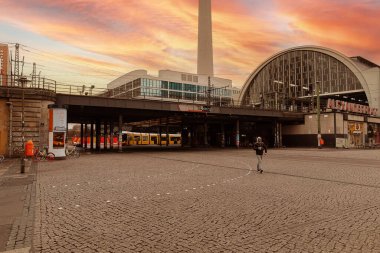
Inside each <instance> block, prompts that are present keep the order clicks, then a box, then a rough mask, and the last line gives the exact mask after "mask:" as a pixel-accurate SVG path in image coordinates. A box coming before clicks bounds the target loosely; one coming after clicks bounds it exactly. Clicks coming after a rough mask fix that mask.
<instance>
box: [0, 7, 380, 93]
mask: <svg viewBox="0 0 380 253" xmlns="http://www.w3.org/2000/svg"><path fill="white" fill-rule="evenodd" d="M378 13H380V4H373V3H372V4H371V3H370V2H367V3H362V2H360V1H353V0H348V1H345V2H344V3H343V1H342V2H341V1H328V0H321V1H311V0H300V1H297V3H295V2H294V1H290V0H272V1H265V2H259V1H252V2H250V1H247V0H237V1H227V0H218V1H213V43H214V65H215V73H216V75H218V76H221V77H225V78H230V79H232V80H233V82H234V84H235V85H236V86H241V85H243V83H244V81H245V80H246V78H247V77H248V75H249V73H251V72H252V71H253V70H254V69H255V67H257V66H258V65H259V64H260V63H262V62H263V61H264V60H265V59H267V58H269V57H270V56H271V55H273V54H275V53H277V52H278V51H281V50H284V49H286V48H288V47H291V46H300V45H304V44H308V45H319V46H324V47H331V48H332V49H335V50H338V51H340V52H342V53H343V54H346V55H347V56H353V55H361V56H363V57H367V58H369V60H372V61H374V62H380V53H379V51H378V46H377V44H378V43H377V41H379V39H380V32H379V28H378V27H380V20H379V19H377V15H378ZM197 15H198V0H160V1H151V0H128V1H123V0H105V1H91V0H82V1H76V0H63V1H48V0H33V1H26V0H22V1H21V3H20V2H19V1H12V0H3V1H2V8H1V9H0V22H1V23H3V26H4V27H7V28H9V29H12V27H17V29H20V30H24V31H28V32H29V33H33V34H34V35H35V36H36V37H38V36H39V37H40V38H47V39H49V40H51V41H52V43H55V42H56V43H57V45H56V47H58V45H59V43H61V44H63V45H67V47H70V48H73V49H77V50H76V51H77V52H76V53H77V55H75V52H69V53H62V52H60V51H59V49H58V51H57V49H54V51H52V50H50V49H49V48H40V49H42V50H47V51H49V52H50V53H51V54H54V55H55V57H53V58H54V59H47V58H46V56H45V57H43V56H41V55H34V56H33V57H35V58H33V59H30V60H29V61H35V62H37V63H38V62H47V61H49V64H46V65H47V66H46V69H47V70H49V71H48V73H53V74H52V76H53V77H54V76H56V77H57V78H58V77H60V76H63V74H62V73H59V72H58V71H56V70H53V67H51V66H54V65H57V66H61V64H63V63H60V62H58V60H56V59H63V60H64V61H65V62H71V63H73V66H70V64H66V65H65V67H64V68H58V69H61V71H67V75H65V81H67V80H70V78H72V79H73V80H74V81H75V78H77V77H78V75H81V79H82V80H87V81H89V82H95V83H97V84H99V85H103V86H105V85H106V84H107V83H108V82H109V81H111V80H113V79H115V78H116V77H118V75H121V74H123V73H126V72H129V71H132V70H135V69H147V70H148V71H149V72H153V74H155V73H156V72H157V71H158V70H160V69H172V70H178V71H186V72H195V71H196V56H197V53H196V52H197V26H198V24H197V22H198V20H197V19H198V17H197ZM1 34H2V33H1V32H0V36H1ZM14 36H15V38H16V39H17V41H14V42H19V43H22V44H25V45H29V44H31V43H33V44H36V43H38V41H31V39H30V38H27V37H25V36H22V34H20V35H19V36H18V37H17V36H16V35H14ZM0 41H9V40H8V39H7V38H1V40H0ZM72 51H75V50H72ZM28 57H32V55H28ZM42 65H43V63H42ZM50 68H51V69H50ZM55 68H57V67H55ZM102 68H103V69H104V70H102V71H101V69H102ZM54 73H55V74H54ZM73 73H77V74H73ZM100 75H103V76H102V79H97V76H100Z"/></svg>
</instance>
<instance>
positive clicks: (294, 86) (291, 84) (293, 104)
mask: <svg viewBox="0 0 380 253" xmlns="http://www.w3.org/2000/svg"><path fill="white" fill-rule="evenodd" d="M289 87H292V88H294V96H293V92H290V93H291V95H292V97H291V100H292V108H291V110H294V107H295V106H296V103H295V99H296V96H297V89H298V85H297V84H294V83H290V84H289ZM289 91H290V89H289ZM289 98H290V94H289Z"/></svg>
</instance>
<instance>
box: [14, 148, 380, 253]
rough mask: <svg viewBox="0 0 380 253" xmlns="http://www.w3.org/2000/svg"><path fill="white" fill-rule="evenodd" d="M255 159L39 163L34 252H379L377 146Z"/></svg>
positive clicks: (186, 156)
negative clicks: (258, 164)
mask: <svg viewBox="0 0 380 253" xmlns="http://www.w3.org/2000/svg"><path fill="white" fill-rule="evenodd" d="M255 163H256V160H255V156H254V154H253V151H252V150H248V149H241V150H233V149H226V150H208V151H207V150H206V151H188V152H181V151H178V152H176V151H171V152H157V153H155V152H139V153H122V154H116V153H109V154H100V155H97V156H94V155H83V156H81V157H80V158H79V159H70V160H63V161H54V162H52V163H40V164H39V168H38V174H37V175H38V177H37V183H36V188H37V192H36V195H35V196H36V204H35V210H36V215H35V217H36V218H35V221H34V237H33V246H34V247H33V248H34V250H35V252H76V250H77V252H96V251H99V252H129V251H133V252H378V251H376V250H379V248H380V236H379V234H380V219H379V217H380V205H379V203H380V168H379V166H378V164H380V152H378V150H348V151H347V150H335V149H331V150H325V149H324V150H311V149H308V150H302V149H278V150H269V155H267V156H265V157H264V164H263V165H264V173H263V174H258V173H256V171H255V170H254V168H255V166H256V164H255ZM186 190H187V191H186ZM166 193H170V194H166ZM27 224H28V222H27V221H26V223H25V222H24V223H23V226H25V228H26V231H28V232H29V230H28V225H27ZM17 236H18V235H17Z"/></svg>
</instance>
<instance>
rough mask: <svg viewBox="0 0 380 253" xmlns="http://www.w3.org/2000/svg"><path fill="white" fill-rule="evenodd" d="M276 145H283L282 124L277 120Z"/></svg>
mask: <svg viewBox="0 0 380 253" xmlns="http://www.w3.org/2000/svg"><path fill="white" fill-rule="evenodd" d="M274 146H275V147H276V148H279V147H282V125H281V123H280V122H277V121H276V122H275V127H274Z"/></svg>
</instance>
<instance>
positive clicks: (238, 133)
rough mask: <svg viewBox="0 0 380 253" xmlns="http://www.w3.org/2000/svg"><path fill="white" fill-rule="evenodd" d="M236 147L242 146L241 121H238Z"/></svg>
mask: <svg viewBox="0 0 380 253" xmlns="http://www.w3.org/2000/svg"><path fill="white" fill-rule="evenodd" d="M236 147H237V148H239V147H240V121H239V120H237V121H236Z"/></svg>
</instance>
